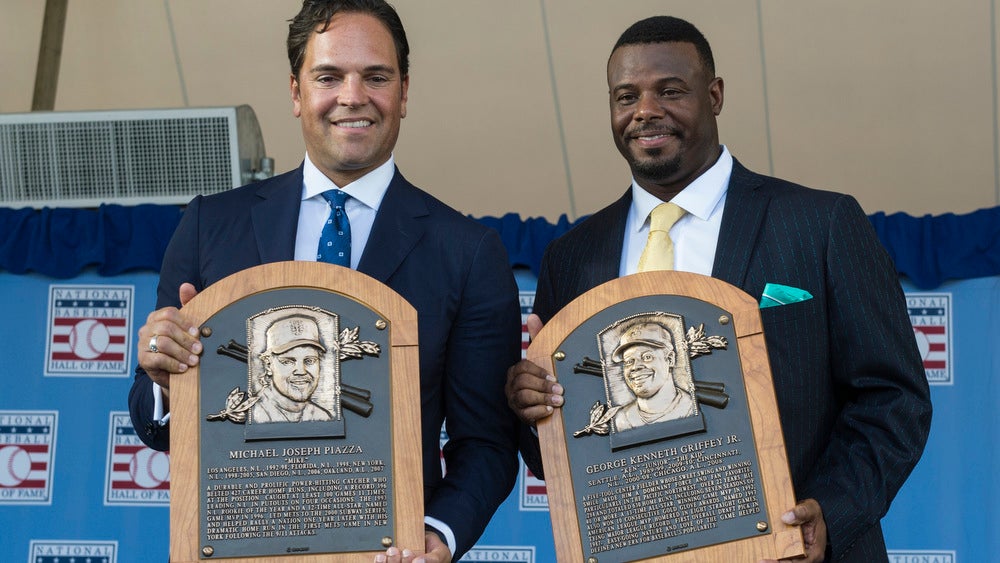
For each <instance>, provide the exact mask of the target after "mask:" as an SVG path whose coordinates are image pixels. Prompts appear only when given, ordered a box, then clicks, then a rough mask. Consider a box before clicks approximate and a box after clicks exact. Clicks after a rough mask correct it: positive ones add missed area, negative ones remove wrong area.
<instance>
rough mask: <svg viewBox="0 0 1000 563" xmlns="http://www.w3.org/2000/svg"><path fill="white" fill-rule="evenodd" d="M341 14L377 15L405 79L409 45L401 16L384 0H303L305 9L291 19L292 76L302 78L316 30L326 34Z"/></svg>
mask: <svg viewBox="0 0 1000 563" xmlns="http://www.w3.org/2000/svg"><path fill="white" fill-rule="evenodd" d="M340 13H358V14H368V15H371V16H374V17H375V18H377V19H378V20H379V21H381V22H382V23H383V24H384V25H385V27H387V28H388V29H389V33H391V34H392V40H393V42H394V43H395V44H396V59H397V62H398V63H399V72H400V73H401V74H402V75H403V76H406V75H407V74H408V73H409V71H410V45H409V43H407V42H406V31H404V30H403V22H402V21H400V19H399V14H397V13H396V9H395V8H393V7H392V5H391V4H389V3H388V2H385V0H304V1H303V2H302V9H301V10H299V13H298V14H296V15H295V17H294V18H293V19H291V20H288V40H287V47H288V63H289V64H290V65H291V67H292V75H293V76H295V77H298V76H299V71H300V70H301V69H302V60H303V59H304V58H305V52H306V45H307V44H308V43H309V38H310V37H311V36H312V34H313V33H314V32H316V28H317V27H319V26H323V27H322V28H321V29H320V30H319V31H318V33H323V32H324V31H326V30H327V28H329V26H330V19H332V18H333V16H335V15H336V14H340Z"/></svg>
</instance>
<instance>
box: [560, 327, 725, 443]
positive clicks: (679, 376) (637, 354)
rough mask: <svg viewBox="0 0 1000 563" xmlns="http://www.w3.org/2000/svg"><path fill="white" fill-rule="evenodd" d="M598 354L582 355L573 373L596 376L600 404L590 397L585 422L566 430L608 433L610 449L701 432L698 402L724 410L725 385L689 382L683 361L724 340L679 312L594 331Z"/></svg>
mask: <svg viewBox="0 0 1000 563" xmlns="http://www.w3.org/2000/svg"><path fill="white" fill-rule="evenodd" d="M597 342H598V348H599V350H600V360H592V359H590V358H584V359H583V361H582V362H580V363H579V364H577V365H576V366H574V373H583V374H590V375H595V376H600V377H602V378H603V380H604V389H605V394H606V399H607V402H605V403H602V402H601V401H596V402H595V403H594V405H593V406H592V407H591V409H590V420H589V423H588V424H587V425H586V426H584V427H583V428H581V429H580V430H577V431H576V432H574V433H573V436H574V437H576V438H580V437H583V436H588V435H598V436H609V439H610V445H611V450H612V451H615V450H618V449H622V448H627V447H631V446H636V445H640V444H646V443H650V442H655V441H658V440H664V439H668V438H674V437H677V436H683V435H686V434H692V433H695V432H704V431H705V420H704V417H703V416H702V411H701V405H702V404H707V405H710V406H712V407H715V408H719V409H722V408H725V406H726V403H727V402H728V395H727V394H726V392H725V386H724V385H721V384H719V383H714V382H710V381H696V380H695V378H694V374H693V372H692V370H691V359H692V358H695V357H698V356H701V355H704V354H711V351H712V350H713V349H725V348H726V346H727V343H726V339H725V338H722V337H719V336H711V335H706V334H705V331H704V325H699V326H698V327H690V328H688V329H685V323H684V317H683V316H681V315H678V314H674V313H665V312H660V311H656V312H649V313H640V314H637V315H632V316H630V317H627V318H624V319H621V320H619V321H617V322H615V323H614V324H612V325H611V326H609V327H607V328H605V329H604V330H602V331H600V332H599V333H598V334H597Z"/></svg>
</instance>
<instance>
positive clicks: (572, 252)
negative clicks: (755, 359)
mask: <svg viewBox="0 0 1000 563" xmlns="http://www.w3.org/2000/svg"><path fill="white" fill-rule="evenodd" d="M631 199H632V198H631V192H630V191H629V192H626V194H625V195H624V196H623V197H622V198H621V199H619V200H618V201H616V202H615V203H613V204H611V205H610V206H608V207H606V208H604V209H603V210H601V211H599V212H597V213H596V214H594V215H593V216H592V217H590V218H588V219H587V220H586V221H584V222H583V223H581V224H580V225H578V226H577V227H576V228H574V229H573V230H571V231H570V232H568V233H566V234H565V235H564V236H562V237H560V238H559V239H557V240H555V241H553V242H552V243H551V244H550V245H549V247H548V248H547V249H546V252H545V256H544V258H543V260H542V267H541V271H540V273H539V280H538V290H537V293H536V296H535V306H534V310H535V312H536V313H538V314H539V316H541V317H542V320H543V321H548V320H549V319H550V318H551V317H552V316H553V315H554V314H555V313H556V312H558V311H559V309H561V308H562V307H564V306H565V305H566V304H567V303H569V302H570V301H571V300H572V299H573V298H575V297H577V296H578V295H580V294H582V293H584V292H586V291H587V290H589V289H591V288H593V287H595V286H597V285H599V284H601V283H604V282H606V281H609V280H611V279H614V278H616V277H617V276H618V268H619V263H620V261H621V250H622V242H623V237H624V231H625V219H626V216H627V214H628V209H629V205H630V204H631ZM712 276H713V277H715V278H718V279H721V280H724V281H726V282H728V283H730V284H733V285H735V286H737V287H740V288H742V289H743V290H744V291H746V292H747V293H749V294H750V295H753V296H755V297H760V295H761V293H762V291H763V289H764V285H765V284H767V283H780V284H783V285H788V286H792V287H797V288H801V289H804V290H806V291H808V292H809V293H811V294H812V295H813V298H812V299H811V300H808V301H805V302H801V303H794V304H790V305H784V306H780V307H769V308H765V309H762V310H761V316H762V320H763V325H764V333H765V338H766V341H767V349H768V354H769V357H770V363H771V370H772V376H773V379H774V385H775V390H776V392H777V397H778V404H779V408H780V411H781V422H782V428H783V430H784V436H785V443H786V448H787V450H788V459H789V463H790V465H791V472H792V480H793V482H794V485H795V492H796V495H797V497H798V498H799V499H806V498H815V499H816V500H817V501H819V503H820V506H822V508H823V514H824V517H825V519H826V523H827V527H828V531H829V545H830V549H828V560H830V559H831V557H830V555H832V559H833V560H837V561H857V562H859V563H862V562H863V563H871V562H876V561H887V560H888V558H887V555H886V548H885V542H884V539H883V537H882V529H881V525H880V522H879V521H880V519H881V518H882V517H883V516H884V515H885V513H886V511H887V510H888V508H889V503H890V502H891V501H892V499H893V497H894V496H895V494H896V492H897V491H898V490H899V488H900V486H901V485H902V484H903V481H904V480H905V479H906V477H907V476H908V475H909V474H910V471H911V470H912V469H913V467H914V465H916V463H917V460H918V459H919V458H920V454H921V452H922V451H923V447H924V443H925V442H926V440H927V433H928V431H929V427H930V418H931V404H930V396H929V395H930V394H929V390H928V387H927V381H926V379H925V376H924V370H923V365H922V363H921V359H920V355H919V352H918V351H917V348H916V344H915V341H914V338H913V332H912V327H911V325H910V321H909V317H908V315H907V311H906V308H905V301H904V298H903V293H902V289H901V287H900V285H899V280H898V277H897V275H896V270H895V268H894V266H893V264H892V260H891V259H890V258H889V255H888V253H887V252H886V251H885V249H884V248H883V247H882V245H881V244H880V242H879V240H878V238H877V237H876V235H875V232H874V230H873V229H872V227H871V224H870V223H869V221H868V218H867V217H866V216H865V214H864V212H863V211H862V210H861V207H860V206H859V205H858V203H857V201H855V199H854V198H852V197H850V196H847V195H842V194H837V193H832V192H824V191H818V190H812V189H808V188H804V187H802V186H798V185H795V184H792V183H789V182H785V181H783V180H778V179H775V178H769V177H766V176H761V175H759V174H755V173H753V172H751V171H749V170H747V169H746V168H744V167H743V166H742V165H740V164H739V163H738V162H734V163H733V172H732V176H731V179H730V183H729V189H728V192H727V196H726V205H725V210H724V213H723V218H722V229H721V232H720V234H719V242H718V248H717V251H716V256H715V263H714V267H713V271H712ZM526 434H527V433H526ZM523 435H525V434H523ZM528 435H530V434H528ZM522 442H523V445H522V450H523V451H522V453H523V454H524V457H525V460H526V461H528V462H530V463H529V466H534V467H532V469H533V470H534V469H541V468H540V467H539V466H540V463H539V460H540V456H538V452H537V449H536V448H537V439H534V440H532V439H527V440H522ZM536 474H537V472H536ZM789 508H790V507H789Z"/></svg>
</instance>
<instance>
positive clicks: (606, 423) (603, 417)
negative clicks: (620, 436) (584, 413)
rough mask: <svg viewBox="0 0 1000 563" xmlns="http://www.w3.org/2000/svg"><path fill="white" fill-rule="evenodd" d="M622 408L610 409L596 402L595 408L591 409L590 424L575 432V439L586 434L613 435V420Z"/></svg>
mask: <svg viewBox="0 0 1000 563" xmlns="http://www.w3.org/2000/svg"><path fill="white" fill-rule="evenodd" d="M621 408H622V407H621V406H617V407H611V408H608V406H607V405H605V404H602V403H601V402H600V401H596V402H595V403H594V406H592V407H590V424H588V425H587V426H584V427H583V428H581V429H579V430H577V431H576V432H574V433H573V437H574V438H579V437H580V436H583V435H584V434H597V435H598V436H607V435H608V434H610V433H611V419H613V418H614V417H615V415H616V414H617V413H618V411H619V410H621Z"/></svg>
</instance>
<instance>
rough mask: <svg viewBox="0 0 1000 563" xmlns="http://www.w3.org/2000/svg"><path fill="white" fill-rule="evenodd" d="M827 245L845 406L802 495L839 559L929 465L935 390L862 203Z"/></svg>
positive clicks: (834, 353) (837, 217)
mask: <svg viewBox="0 0 1000 563" xmlns="http://www.w3.org/2000/svg"><path fill="white" fill-rule="evenodd" d="M833 215H834V216H833V221H832V222H831V230H830V233H829V235H828V239H827V240H828V248H827V263H826V268H827V274H826V276H827V285H828V292H827V299H828V304H827V310H828V311H829V321H828V323H829V334H830V337H829V340H830V342H829V345H830V363H831V376H832V377H833V380H834V381H833V383H834V388H835V389H837V395H838V396H837V397H830V398H829V400H831V401H834V400H836V401H842V403H843V404H842V407H841V409H840V413H839V415H838V418H837V420H836V422H835V426H834V429H833V432H832V433H831V436H830V440H829V443H828V445H827V446H826V449H825V451H823V453H822V454H821V455H820V458H819V459H818V460H817V462H816V464H815V465H814V468H813V470H812V471H811V472H810V474H809V476H808V478H807V479H806V482H805V483H804V484H803V486H802V487H800V490H799V493H800V497H801V498H809V497H812V498H815V499H816V500H817V501H818V502H819V503H820V506H821V507H822V508H823V514H824V518H825V520H826V524H827V527H828V531H829V543H830V545H831V546H832V549H833V559H834V560H837V559H838V558H839V557H840V556H841V555H842V554H844V553H845V552H847V551H849V550H850V548H851V546H852V545H853V544H854V542H855V541H856V540H857V539H858V538H859V537H861V536H862V535H863V534H864V533H865V532H866V530H868V529H870V528H872V527H873V526H875V525H877V524H878V522H879V520H880V519H881V518H882V517H883V516H884V515H885V513H886V512H887V511H888V509H889V504H890V502H891V501H892V499H893V497H895V495H896V493H897V492H898V491H899V488H900V487H901V486H902V484H903V482H904V481H905V480H906V478H907V477H908V476H909V474H910V472H911V471H912V469H913V467H914V466H915V465H916V463H917V461H918V460H919V459H920V455H921V453H922V452H923V447H924V444H925V442H926V440H927V435H928V432H929V428H930V420H931V403H930V391H929V388H928V385H927V380H926V377H925V374H924V369H923V364H922V361H921V359H920V354H919V352H918V350H917V347H916V342H915V339H914V337H913V329H912V326H911V324H910V320H909V316H908V314H907V311H906V307H905V298H904V295H903V292H902V288H901V287H900V285H899V279H898V277H897V274H896V269H895V267H894V266H893V264H892V261H891V259H890V258H889V256H888V253H887V252H886V251H885V249H884V248H883V247H882V245H881V244H880V242H879V241H878V238H877V237H876V235H875V232H874V230H873V229H872V227H871V224H870V223H869V221H868V218H867V217H866V216H865V215H864V212H863V211H862V210H861V207H860V206H859V205H858V204H857V202H856V201H855V200H854V198H851V197H849V196H844V197H841V198H840V199H839V200H838V202H837V204H836V205H835V207H834V210H833Z"/></svg>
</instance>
